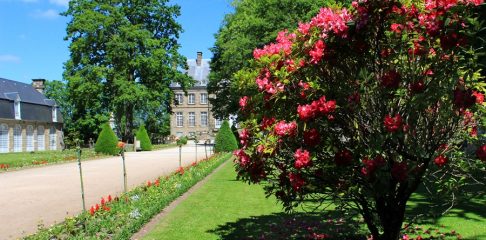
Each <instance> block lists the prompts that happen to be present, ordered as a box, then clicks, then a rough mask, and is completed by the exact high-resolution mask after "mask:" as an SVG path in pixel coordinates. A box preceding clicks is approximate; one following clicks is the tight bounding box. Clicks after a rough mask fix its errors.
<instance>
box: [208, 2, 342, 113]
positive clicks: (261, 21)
mask: <svg viewBox="0 0 486 240" xmlns="http://www.w3.org/2000/svg"><path fill="white" fill-rule="evenodd" d="M339 2H350V1H346V0H344V1H343V0H341V1H339ZM232 4H233V7H234V9H235V10H234V12H233V13H230V14H227V15H226V16H225V18H224V21H223V23H222V25H221V27H220V29H219V31H218V33H216V34H215V38H216V42H215V44H214V47H213V48H212V49H211V51H212V52H213V58H212V59H211V74H210V76H209V78H210V80H209V84H208V91H209V92H210V93H214V94H215V95H216V98H215V99H210V102H211V104H212V106H213V107H212V111H213V113H215V115H216V116H217V117H219V118H228V116H229V114H233V113H236V112H237V110H238V94H236V90H235V89H234V88H232V87H231V83H232V82H234V74H235V73H236V72H237V71H238V70H240V69H242V68H244V67H247V66H248V60H250V59H252V57H253V55H252V53H253V49H255V48H259V47H262V46H264V45H266V44H268V43H270V42H272V41H273V40H275V37H276V36H277V33H278V32H279V31H280V30H281V29H289V30H291V29H294V28H296V27H297V26H298V22H304V21H308V20H309V19H310V18H311V17H312V16H314V15H315V14H316V13H317V12H318V11H319V8H321V7H322V6H325V5H328V6H330V5H336V1H334V0H323V1H315V0H234V1H233V3H232Z"/></svg>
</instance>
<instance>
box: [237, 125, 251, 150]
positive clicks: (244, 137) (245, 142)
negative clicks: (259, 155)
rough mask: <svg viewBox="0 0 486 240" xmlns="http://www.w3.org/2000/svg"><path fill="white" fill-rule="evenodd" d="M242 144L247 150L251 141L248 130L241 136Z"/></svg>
mask: <svg viewBox="0 0 486 240" xmlns="http://www.w3.org/2000/svg"><path fill="white" fill-rule="evenodd" d="M239 136H240V143H241V145H242V146H243V148H246V147H247V146H248V140H249V139H250V131H248V129H246V128H244V129H243V130H242V131H241V132H240V134H239Z"/></svg>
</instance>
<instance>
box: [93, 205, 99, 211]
mask: <svg viewBox="0 0 486 240" xmlns="http://www.w3.org/2000/svg"><path fill="white" fill-rule="evenodd" d="M94 209H95V211H96V212H97V211H98V210H100V205H98V204H96V206H95V208H94Z"/></svg>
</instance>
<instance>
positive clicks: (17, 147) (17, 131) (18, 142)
mask: <svg viewBox="0 0 486 240" xmlns="http://www.w3.org/2000/svg"><path fill="white" fill-rule="evenodd" d="M14 152H22V127H21V126H20V125H18V124H17V125H15V127H14Z"/></svg>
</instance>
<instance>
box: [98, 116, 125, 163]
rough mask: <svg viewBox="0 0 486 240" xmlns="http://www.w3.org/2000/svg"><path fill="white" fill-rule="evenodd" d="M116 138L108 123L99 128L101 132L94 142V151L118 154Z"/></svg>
mask: <svg viewBox="0 0 486 240" xmlns="http://www.w3.org/2000/svg"><path fill="white" fill-rule="evenodd" d="M117 144H118V137H117V136H116V135H115V132H113V130H112V129H111V127H110V125H109V124H108V123H105V124H103V125H102V126H101V132H100V135H99V136H98V139H97V140H96V144H95V151H96V152H97V153H104V154H111V155H116V154H118V153H119V152H120V149H118V148H117Z"/></svg>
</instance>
